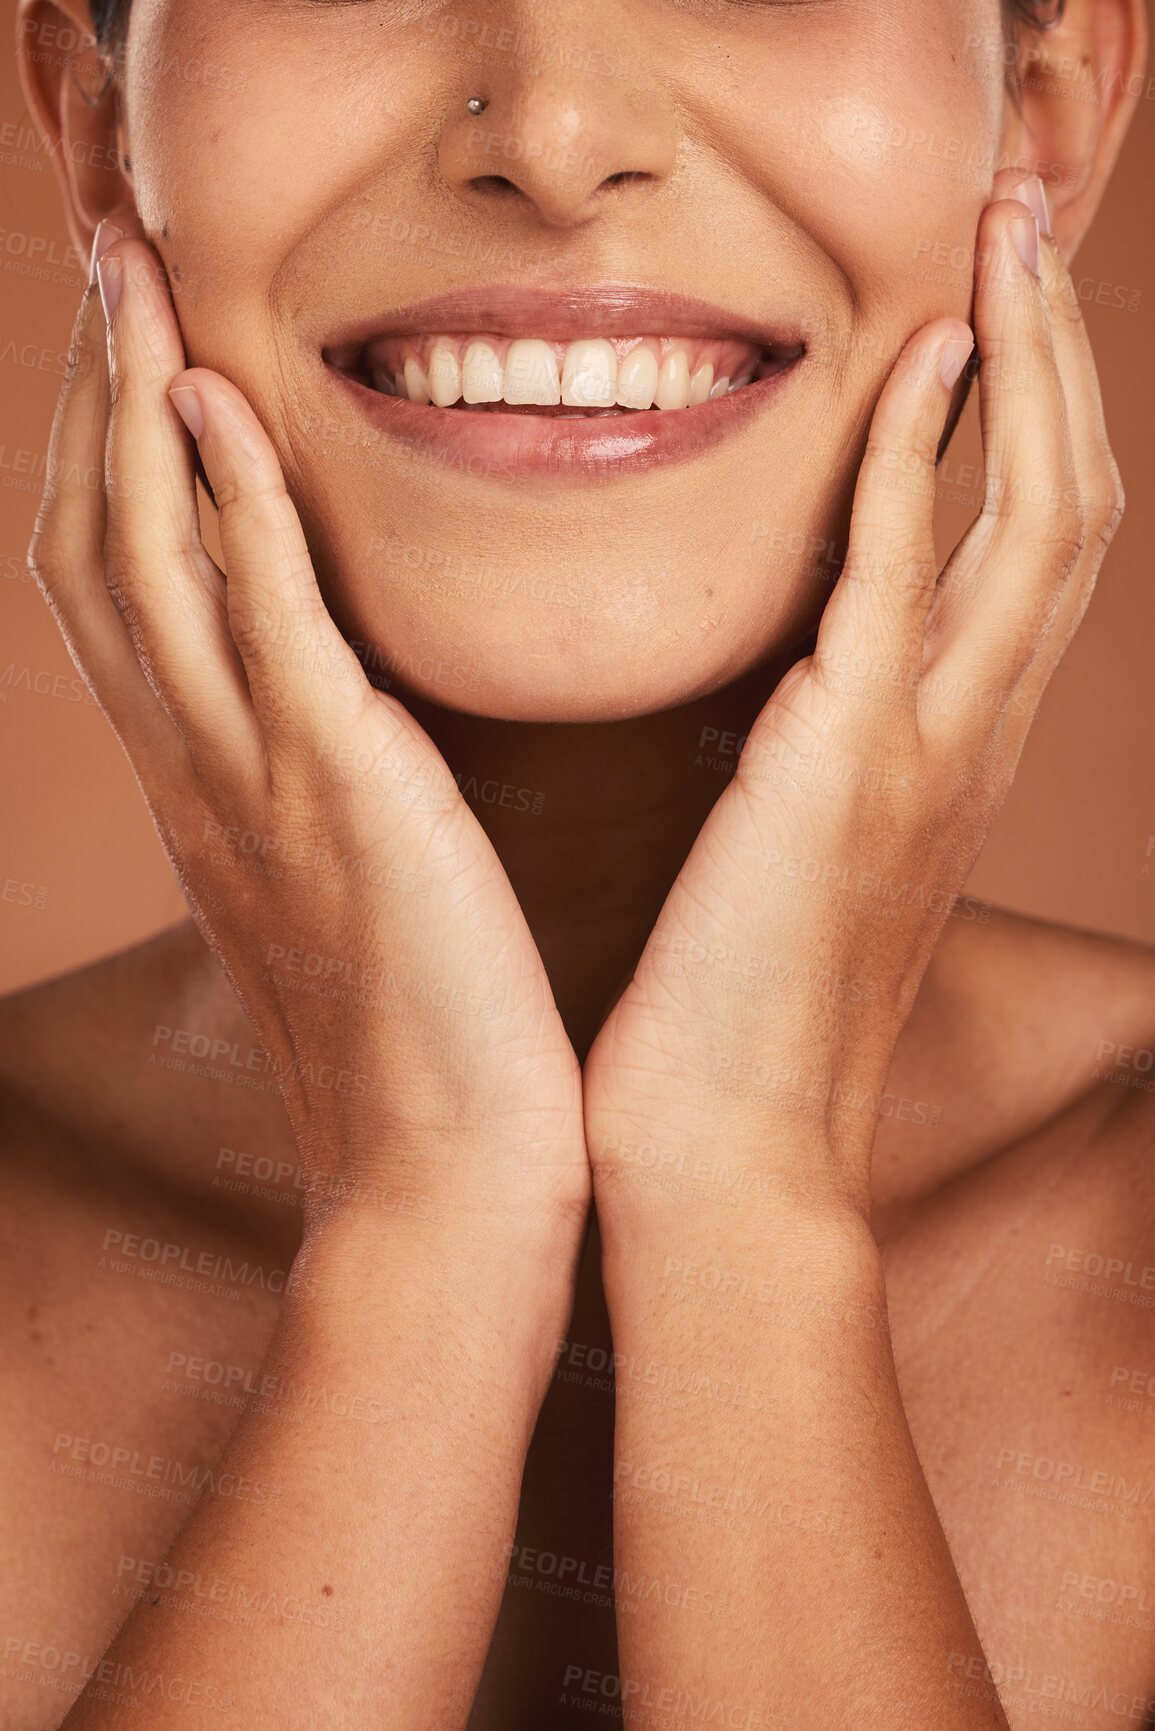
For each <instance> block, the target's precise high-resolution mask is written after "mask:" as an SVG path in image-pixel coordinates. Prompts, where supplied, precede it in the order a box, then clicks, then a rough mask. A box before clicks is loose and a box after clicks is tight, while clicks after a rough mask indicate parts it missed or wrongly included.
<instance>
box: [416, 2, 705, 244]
mask: <svg viewBox="0 0 1155 1731" xmlns="http://www.w3.org/2000/svg"><path fill="white" fill-rule="evenodd" d="M491 10H492V18H491V19H490V21H489V25H488V28H489V33H490V35H491V37H492V38H493V40H494V41H499V40H504V41H505V42H506V43H508V42H509V40H510V38H512V39H513V44H514V46H513V49H512V51H507V52H506V53H505V54H504V55H500V56H496V55H492V56H489V57H488V58H489V59H490V60H491V61H493V60H496V61H498V66H497V69H496V70H495V69H493V68H492V67H491V66H487V65H486V57H482V56H477V58H476V61H475V59H474V56H473V55H471V54H469V53H465V54H463V55H462V57H461V61H460V71H459V73H458V76H457V78H456V80H455V81H454V82H455V85H456V88H455V89H454V90H453V91H452V93H451V94H449V96H448V98H447V100H448V103H449V109H448V112H447V114H446V119H445V124H444V127H443V130H442V135H441V140H440V145H439V165H440V169H441V173H442V175H443V177H444V179H445V180H446V181H447V182H448V183H449V185H450V186H452V187H453V188H454V190H455V191H457V192H458V193H459V194H461V195H464V196H466V197H467V198H469V199H471V200H479V199H480V200H484V201H491V202H494V203H496V202H499V201H500V202H505V203H509V202H510V201H512V200H517V201H519V202H521V203H522V204H524V205H525V206H526V207H527V208H531V209H532V210H533V212H534V213H535V214H536V216H537V219H538V221H540V222H541V223H543V224H545V225H546V226H548V227H550V228H574V227H579V226H581V225H583V224H584V223H587V222H589V221H590V220H591V219H592V218H593V217H595V216H596V215H597V214H598V212H599V211H600V210H602V209H603V208H604V206H605V204H606V201H607V200H608V199H611V198H613V197H615V196H622V195H623V194H624V195H628V196H631V197H636V196H645V194H646V193H647V192H652V191H653V190H655V189H656V188H658V187H660V186H661V185H662V184H663V183H664V182H666V181H667V180H668V179H669V177H670V176H671V174H672V173H673V170H674V164H675V160H676V156H677V144H678V136H677V123H676V113H675V109H674V104H673V102H672V101H671V99H670V97H669V95H668V94H667V93H666V92H665V91H664V89H663V88H662V86H661V84H660V82H659V81H658V80H657V79H656V78H654V77H653V76H652V74H651V73H650V68H649V65H648V62H647V56H646V53H645V48H644V42H643V41H642V40H640V39H639V38H638V37H637V35H636V33H635V32H634V31H632V30H631V29H630V25H629V20H628V16H627V8H626V7H623V6H621V5H619V4H616V3H615V4H612V5H609V6H600V7H593V8H590V7H589V6H571V5H570V4H566V5H564V6H561V7H557V8H548V9H545V16H546V17H547V18H549V19H550V22H549V23H548V24H544V23H543V22H542V9H540V8H537V7H534V8H531V9H528V10H530V11H531V14H532V17H533V20H534V23H533V24H532V25H530V24H529V23H528V22H523V23H522V25H521V27H520V28H519V27H518V24H517V20H516V18H514V17H513V16H505V14H511V15H512V14H515V13H518V12H520V10H521V8H519V7H516V6H513V5H509V6H495V7H493V8H492V9H491ZM591 11H593V12H597V13H598V15H599V18H598V28H597V29H596V31H595V30H594V29H593V28H591V24H592V22H593V21H592V18H591ZM559 16H560V18H561V20H562V22H560V23H554V22H553V21H552V20H553V19H554V18H558V17H559ZM487 17H488V10H487ZM611 17H612V21H613V23H612V25H611ZM579 21H580V22H579ZM478 27H479V28H483V27H484V26H483V25H481V24H479V26H478ZM607 27H609V28H608V29H607ZM615 27H616V28H615ZM583 38H588V44H589V45H585V44H584V43H583ZM608 42H612V44H613V46H612V48H610V47H609V46H607V43H608ZM594 44H597V45H598V46H594ZM475 68H476V69H475ZM471 99H477V100H474V101H473V102H472V107H473V108H474V109H476V108H477V107H479V106H480V105H481V104H484V109H483V111H482V112H481V113H480V114H478V113H476V112H471V111H470V103H471Z"/></svg>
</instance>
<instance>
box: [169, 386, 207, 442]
mask: <svg viewBox="0 0 1155 1731" xmlns="http://www.w3.org/2000/svg"><path fill="white" fill-rule="evenodd" d="M169 398H170V400H171V402H172V406H173V408H174V409H175V410H176V412H177V414H178V415H179V416H180V418H181V420H182V421H183V422H184V424H185V426H186V427H187V428H188V430H189V432H190V433H191V434H192V436H193V438H194V439H199V438H200V436H201V434H202V433H203V432H204V430H205V412H204V410H203V409H202V408H201V400H200V397H199V396H198V395H197V392H196V388H195V387H194V386H193V385H174V386H173V388H172V390H171V391H170V392H169Z"/></svg>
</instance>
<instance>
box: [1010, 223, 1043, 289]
mask: <svg viewBox="0 0 1155 1731" xmlns="http://www.w3.org/2000/svg"><path fill="white" fill-rule="evenodd" d="M1011 239H1012V240H1013V241H1014V243H1015V251H1016V252H1017V253H1018V255H1019V257H1020V258H1021V259H1022V261H1023V263H1024V264H1025V265H1026V267H1027V269H1028V270H1029V271H1033V272H1034V274H1035V275H1036V276H1038V274H1039V223H1038V219H1037V217H1033V216H1017V217H1016V218H1015V220H1014V222H1012V224H1011Z"/></svg>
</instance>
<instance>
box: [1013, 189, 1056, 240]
mask: <svg viewBox="0 0 1155 1731" xmlns="http://www.w3.org/2000/svg"><path fill="white" fill-rule="evenodd" d="M1014 195H1015V197H1016V198H1017V199H1018V201H1019V203H1020V204H1025V205H1026V207H1027V209H1028V210H1029V211H1032V212H1033V213H1034V217H1035V221H1036V222H1037V223H1038V225H1039V233H1040V234H1045V235H1050V232H1051V213H1050V211H1049V210H1048V209H1047V189H1046V187H1045V186H1044V185H1043V183H1042V181H1041V180H1040V179H1039V178H1038V176H1037V175H1036V176H1035V177H1033V178H1032V179H1031V180H1022V181H1020V182H1019V184H1018V186H1016V188H1015V194H1014Z"/></svg>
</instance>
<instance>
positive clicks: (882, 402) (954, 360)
mask: <svg viewBox="0 0 1155 1731" xmlns="http://www.w3.org/2000/svg"><path fill="white" fill-rule="evenodd" d="M973 346H974V343H973V339H972V336H971V333H970V330H969V329H968V328H967V326H966V325H964V324H963V323H962V322H961V320H959V319H936V320H935V321H934V323H933V324H929V325H925V326H924V327H923V328H922V329H921V330H920V331H917V332H916V333H915V335H914V336H913V337H912V338H911V339H910V341H909V342H908V343H907V345H906V347H905V348H904V350H903V351H902V354H901V355H900V356H899V358H898V361H897V363H896V365H895V367H894V369H893V371H892V372H891V374H890V377H889V378H888V379H887V381H886V384H885V386H884V387H883V391H882V395H881V396H880V397H879V400H878V405H877V407H876V408H875V411H874V416H873V419H872V421H871V424H870V434H869V437H868V440H867V446H866V455H865V457H864V459H863V463H862V467H861V469H860V471H859V476H858V483H857V486H856V487H855V492H854V508H853V511H852V514H851V519H850V541H849V547H848V550H847V556H846V564H845V566H844V568H843V571H842V574H841V576H840V577H839V580H838V583H837V584H836V586H835V589H834V593H833V594H832V596H831V598H830V601H829V603H828V605H827V607H826V611H825V613H824V614H823V616H822V622H821V625H820V627H819V631H818V639H817V643H816V645H815V651H814V660H815V665H816V667H817V669H818V670H819V672H820V673H823V672H826V671H828V670H829V671H836V670H837V669H838V667H839V666H840V665H845V660H844V658H845V656H846V655H847V654H853V656H854V658H855V661H856V663H860V662H861V661H862V660H863V659H865V660H866V662H867V664H868V665H869V666H870V667H872V668H874V669H876V670H877V672H878V674H879V676H880V677H881V678H882V679H883V680H885V681H886V683H888V684H890V685H893V686H895V687H896V688H897V689H899V690H902V689H910V690H911V692H912V703H913V684H914V681H915V680H916V679H917V675H918V674H919V672H920V671H921V667H922V658H923V638H924V632H925V624H926V616H927V612H928V610H929V608H930V606H931V602H932V600H933V598H934V593H935V583H936V580H937V577H938V563H937V560H936V558H935V547H934V501H935V461H936V458H937V454H938V449H939V444H940V442H941V440H942V434H943V428H944V427H945V425H946V418H947V413H948V411H949V408H950V404H951V395H952V391H953V389H954V386H955V384H956V382H957V380H958V378H959V375H960V374H961V372H962V369H963V367H964V366H965V364H966V362H967V359H968V358H969V356H970V353H971V350H972V348H973Z"/></svg>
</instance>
